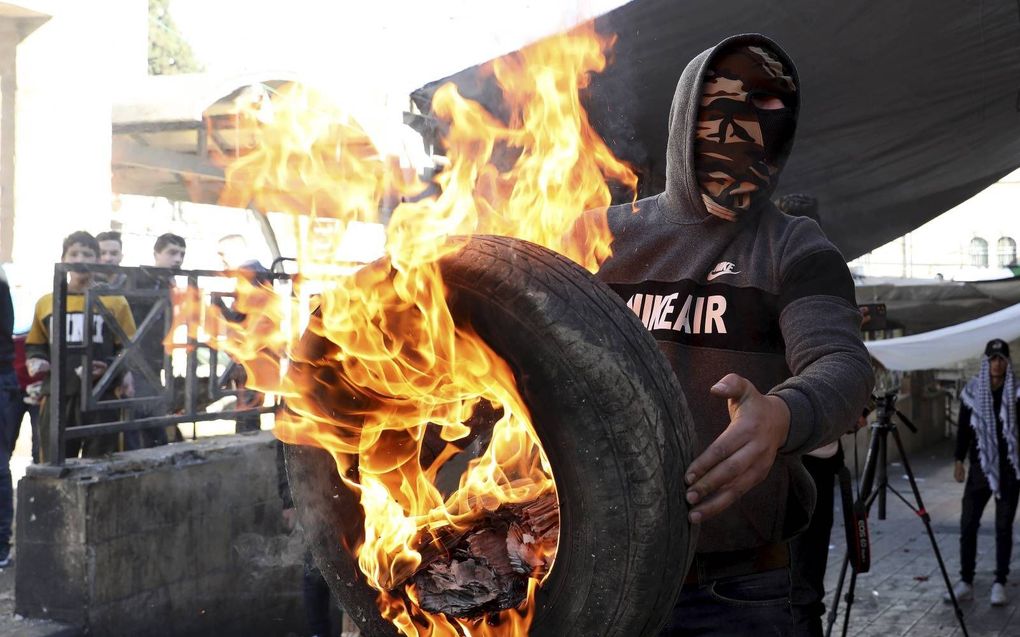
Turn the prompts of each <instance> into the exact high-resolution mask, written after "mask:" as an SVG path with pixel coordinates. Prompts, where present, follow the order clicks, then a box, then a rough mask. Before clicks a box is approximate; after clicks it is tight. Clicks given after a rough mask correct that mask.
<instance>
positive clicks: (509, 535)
mask: <svg viewBox="0 0 1020 637" xmlns="http://www.w3.org/2000/svg"><path fill="white" fill-rule="evenodd" d="M558 533H559V507H558V505H557V503H556V496H555V495H554V494H552V493H547V494H545V495H543V496H541V497H540V498H538V499H537V500H535V501H534V502H530V503H527V504H512V505H504V506H501V507H500V508H499V509H497V510H495V511H491V512H489V511H487V512H485V513H484V514H482V515H480V516H479V517H478V518H477V519H475V520H472V521H471V522H470V526H469V527H468V528H467V529H466V530H463V531H451V530H449V527H445V528H444V529H442V530H441V531H440V532H438V533H434V534H433V535H432V536H431V537H432V540H431V541H430V542H429V543H428V544H426V545H425V546H424V547H422V548H421V549H420V552H421V555H422V562H421V565H420V567H419V569H418V570H417V571H415V573H414V575H413V577H412V579H413V582H414V591H415V593H416V596H417V598H418V605H419V606H420V607H421V608H422V609H423V610H426V611H428V612H430V613H443V614H445V615H450V616H452V617H464V618H475V617H479V616H481V615H485V614H488V613H493V612H496V611H501V610H507V609H509V608H517V607H519V606H521V604H522V603H523V602H524V601H525V598H526V596H527V591H528V578H529V577H534V578H536V579H539V580H541V579H542V578H543V577H545V575H546V574H547V573H548V570H549V568H550V567H551V566H552V559H553V557H554V556H555V550H556V540H557V536H558ZM401 583H402V582H401Z"/></svg>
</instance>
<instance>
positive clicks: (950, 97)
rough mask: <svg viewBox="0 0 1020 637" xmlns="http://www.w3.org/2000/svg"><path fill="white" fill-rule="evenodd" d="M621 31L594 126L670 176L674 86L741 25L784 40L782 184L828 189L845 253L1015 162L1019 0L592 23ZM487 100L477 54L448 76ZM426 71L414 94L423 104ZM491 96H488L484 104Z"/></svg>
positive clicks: (795, 7) (1019, 117)
mask: <svg viewBox="0 0 1020 637" xmlns="http://www.w3.org/2000/svg"><path fill="white" fill-rule="evenodd" d="M596 24H597V26H598V28H599V30H600V31H602V32H614V33H617V34H618V36H619V40H618V42H617V44H616V47H615V53H614V55H613V57H614V58H615V62H614V64H613V65H612V66H610V67H609V69H607V71H606V72H605V73H604V74H603V75H602V76H600V77H598V78H595V80H594V81H593V84H592V88H591V90H590V92H589V95H588V98H587V101H588V105H589V111H590V116H591V119H592V122H593V123H594V125H595V127H596V128H597V129H598V130H599V132H600V133H601V134H602V135H603V137H605V138H606V141H607V142H608V143H609V145H610V147H611V148H613V150H614V151H615V152H616V153H617V155H618V156H620V157H622V158H623V159H626V160H628V161H630V162H632V163H634V164H635V165H636V166H637V167H638V168H639V169H640V170H641V171H642V173H643V176H644V184H645V186H644V187H643V192H642V194H647V193H651V192H654V191H656V190H657V189H661V184H662V181H663V179H664V177H663V175H664V169H665V144H666V132H667V119H668V113H669V107H670V102H671V100H672V96H673V89H674V87H675V85H676V81H677V79H678V78H679V76H680V72H681V71H682V70H683V68H684V66H686V64H687V62H688V61H689V60H690V59H691V58H692V57H694V56H695V55H696V54H698V53H699V52H701V51H702V50H704V49H706V48H708V47H709V46H711V45H713V44H715V43H717V42H718V41H719V40H721V39H722V38H723V37H725V36H727V35H731V34H734V33H741V32H749V31H758V32H761V33H765V34H766V35H769V36H771V37H773V38H774V39H776V40H777V41H778V42H779V43H780V44H781V45H782V46H783V47H784V48H785V49H786V50H787V51H788V52H789V53H790V55H791V57H792V58H793V60H794V61H795V62H796V63H797V66H798V69H799V71H800V77H801V83H802V91H803V92H802V100H803V102H802V104H803V109H802V114H801V119H800V124H799V129H798V132H797V141H796V144H795V146H794V150H793V156H792V158H791V161H790V163H789V165H788V167H787V169H786V171H785V172H784V175H783V178H782V181H781V183H780V188H779V194H784V193H789V192H806V193H811V194H814V195H815V196H816V197H818V199H819V201H820V202H821V216H822V222H823V223H822V225H823V227H824V228H825V230H826V231H827V233H828V234H829V236H830V237H831V238H832V239H833V241H835V243H836V244H837V245H838V246H839V247H840V249H841V250H843V253H844V255H845V256H846V257H847V258H848V259H852V258H855V257H857V256H859V255H861V254H863V253H865V252H868V251H870V250H872V249H874V248H876V247H878V246H880V245H883V244H885V243H887V242H888V241H890V240H892V239H895V238H896V237H899V236H902V235H903V234H905V233H906V232H908V231H910V230H912V229H914V228H916V227H918V226H920V225H921V224H923V223H925V222H926V221H928V220H930V219H932V218H934V217H935V216H937V215H939V214H941V213H942V212H945V211H946V210H948V209H949V208H952V207H953V206H955V205H956V204H958V203H960V202H961V201H964V200H966V199H968V198H969V197H971V196H972V195H973V194H975V193H976V192H978V191H980V190H982V189H983V188H985V187H986V186H988V185H989V184H991V183H993V182H995V181H997V180H998V179H1000V178H1001V177H1002V176H1004V175H1005V174H1007V173H1008V172H1010V171H1012V170H1013V169H1015V168H1016V167H1017V166H1020V15H1018V3H1016V2H1014V1H1013V0H1008V1H1007V0H987V1H984V2H971V3H961V2H931V0H898V1H897V2H839V1H837V0H821V1H820V0H783V1H782V2H761V1H760V0H731V1H729V2H718V0H685V1H684V2H676V1H675V0H635V1H634V2H631V3H630V4H627V5H625V6H623V7H620V8H619V9H616V10H615V11H612V12H610V13H608V14H606V15H605V16H602V17H601V18H599V19H598V20H597V21H596ZM447 79H452V80H453V81H455V82H456V83H457V84H458V86H459V87H460V88H461V92H462V93H464V94H465V95H466V96H468V97H472V98H474V99H478V100H479V101H481V102H482V103H483V104H486V105H492V104H494V103H495V100H496V99H498V91H495V90H493V87H492V86H488V85H486V82H487V81H490V80H487V79H486V78H484V77H483V76H482V75H481V74H479V73H478V67H473V68H470V69H466V70H464V71H461V72H460V73H457V74H455V75H454V76H452V78H447ZM445 81H446V80H440V81H438V82H433V83H430V84H429V85H427V86H425V87H423V88H422V89H419V90H418V91H416V92H415V93H414V95H413V96H412V97H413V98H414V100H415V102H416V103H417V104H418V106H419V107H420V108H421V109H422V110H423V111H426V112H427V108H428V102H429V100H430V98H431V94H432V92H433V91H434V90H435V89H436V88H437V87H438V86H439V85H440V84H442V83H444V82H445ZM490 108H492V109H495V107H494V106H492V107H490Z"/></svg>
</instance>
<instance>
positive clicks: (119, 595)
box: [16, 433, 304, 635]
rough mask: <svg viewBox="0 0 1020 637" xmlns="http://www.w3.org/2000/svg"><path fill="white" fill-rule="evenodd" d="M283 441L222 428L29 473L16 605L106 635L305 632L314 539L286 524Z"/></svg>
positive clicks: (22, 493)
mask: <svg viewBox="0 0 1020 637" xmlns="http://www.w3.org/2000/svg"><path fill="white" fill-rule="evenodd" d="M274 444H275V443H274V441H273V439H272V437H271V435H270V434H269V433H263V434H259V435H256V436H250V435H248V436H224V437H222V438H213V439H207V440H202V441H198V442H196V443H182V444H175V445H169V446H166V447H159V448H155V449H145V450H141V451H137V452H129V453H124V454H114V456H112V457H110V458H103V459H95V460H92V459H90V460H81V461H76V462H69V463H68V465H67V466H66V469H65V470H63V471H62V472H60V473H56V472H52V471H51V472H46V471H41V470H40V471H29V472H28V474H27V475H26V478H25V479H24V480H23V481H22V483H21V485H20V487H19V492H18V498H19V500H18V516H19V518H18V538H17V542H18V560H19V564H20V566H21V568H19V569H18V570H17V577H18V581H17V587H16V605H17V609H18V612H19V613H22V614H24V615H26V616H28V617H45V618H48V619H56V620H59V621H63V622H65V623H68V624H72V625H73V626H76V627H80V628H81V629H82V630H84V631H85V632H87V633H90V634H102V635H141V634H144V635H191V634H216V635H235V634H236V635H241V634H245V635H280V634H286V633H287V632H289V631H300V630H302V629H303V624H304V620H303V609H302V603H301V599H302V598H301V588H300V587H301V570H300V569H301V567H300V561H301V556H302V555H303V553H304V547H303V545H302V543H301V539H300V538H299V537H298V536H296V535H288V534H286V533H285V532H284V530H283V526H282V520H281V515H280V514H281V505H280V501H279V497H278V495H277V493H276V484H277V479H276V464H275V448H274ZM26 565H31V566H30V567H28V568H26Z"/></svg>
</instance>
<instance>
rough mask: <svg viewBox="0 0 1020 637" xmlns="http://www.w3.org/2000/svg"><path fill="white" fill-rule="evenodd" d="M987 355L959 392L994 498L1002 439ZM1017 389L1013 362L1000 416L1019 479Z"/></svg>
mask: <svg viewBox="0 0 1020 637" xmlns="http://www.w3.org/2000/svg"><path fill="white" fill-rule="evenodd" d="M988 360H989V359H988V358H985V359H984V360H982V361H981V371H980V372H978V375H977V376H975V377H974V378H972V379H970V381H969V382H968V383H967V386H966V387H964V389H963V393H962V394H961V395H960V401H961V402H963V404H964V405H967V407H968V408H970V410H971V415H970V426H971V428H972V429H973V430H974V437H975V438H976V439H977V445H978V459H979V460H980V461H981V470H982V471H983V472H984V474H985V477H986V478H988V486H989V487H991V489H992V493H994V494H995V497H996V498H998V497H999V441H998V440H997V439H996V433H995V401H994V399H993V397H992V380H991V374H990V373H989V365H988ZM1016 401H1017V388H1016V384H1015V382H1014V380H1013V363H1009V364H1008V365H1007V366H1006V380H1005V383H1004V384H1003V386H1002V404H1001V405H1000V406H999V417H1000V418H1001V419H1002V436H1003V438H1005V439H1006V451H1007V453H1008V454H1009V464H1010V465H1012V466H1013V473H1014V474H1015V475H1016V476H1017V478H1018V479H1020V458H1018V457H1017V423H1016V416H1017V414H1016Z"/></svg>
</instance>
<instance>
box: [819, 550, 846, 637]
mask: <svg viewBox="0 0 1020 637" xmlns="http://www.w3.org/2000/svg"><path fill="white" fill-rule="evenodd" d="M849 565H850V551H849V549H848V550H847V553H846V555H844V556H843V566H842V567H841V568H840V569H839V583H837V584H836V592H835V593H834V594H833V596H832V608H830V609H829V617H828V625H827V626H826V627H825V637H832V627H833V625H834V624H835V623H836V613H837V612H838V611H839V596H840V595H842V594H843V582H844V580H845V579H846V569H847V566H849Z"/></svg>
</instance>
